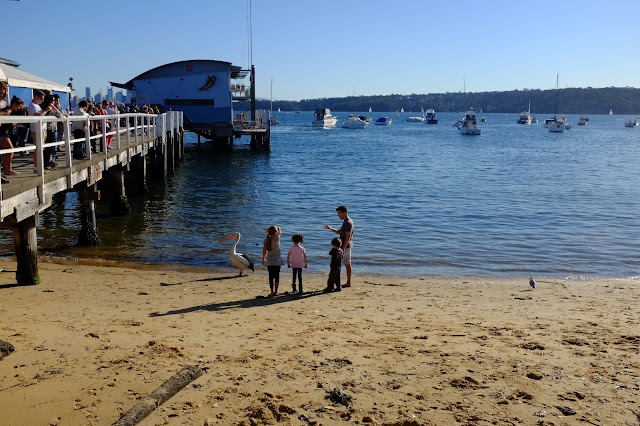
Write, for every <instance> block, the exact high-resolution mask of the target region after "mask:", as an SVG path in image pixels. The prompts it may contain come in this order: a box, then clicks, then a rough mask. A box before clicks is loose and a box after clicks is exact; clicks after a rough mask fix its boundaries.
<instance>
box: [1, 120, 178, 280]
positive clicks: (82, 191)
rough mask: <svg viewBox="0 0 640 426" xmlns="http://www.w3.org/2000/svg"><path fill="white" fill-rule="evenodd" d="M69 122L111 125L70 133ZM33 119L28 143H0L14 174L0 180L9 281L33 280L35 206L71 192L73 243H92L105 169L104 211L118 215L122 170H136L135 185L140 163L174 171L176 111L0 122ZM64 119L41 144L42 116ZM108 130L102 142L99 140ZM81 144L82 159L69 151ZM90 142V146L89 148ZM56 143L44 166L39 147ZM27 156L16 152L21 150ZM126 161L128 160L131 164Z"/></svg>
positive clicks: (123, 205)
mask: <svg viewBox="0 0 640 426" xmlns="http://www.w3.org/2000/svg"><path fill="white" fill-rule="evenodd" d="M74 121H83V126H84V128H85V130H86V132H85V134H86V135H89V134H90V132H89V129H91V124H92V122H96V121H97V122H98V124H99V127H100V128H101V129H107V124H108V123H111V130H110V131H108V132H101V133H97V134H94V135H93V136H89V137H88V138H81V139H73V136H72V135H71V133H70V131H69V130H70V127H71V124H72V123H73V122H74ZM6 122H10V123H33V122H36V123H38V126H37V129H38V131H37V132H36V143H35V145H28V146H27V147H21V148H13V149H0V154H2V155H6V154H8V153H10V152H13V153H14V158H13V165H14V169H15V170H16V171H17V172H19V173H20V174H18V175H10V176H8V178H9V179H10V183H6V184H2V185H0V195H1V198H0V227H3V228H5V229H7V228H8V229H11V230H12V234H13V244H14V248H15V253H16V258H17V262H18V268H17V271H16V281H17V283H18V284H20V285H32V284H38V283H39V282H40V277H39V275H38V263H37V251H38V247H37V234H36V227H37V224H38V213H39V212H41V211H43V210H45V209H47V208H49V207H50V206H51V203H52V199H53V196H54V195H55V194H58V193H61V192H66V191H75V192H78V195H79V199H80V204H81V208H80V211H79V212H78V214H79V215H80V218H81V224H82V225H81V229H80V230H79V234H78V242H79V243H80V244H81V245H97V244H99V243H100V237H99V235H98V233H97V226H96V216H95V203H96V202H97V201H99V200H100V191H99V190H98V185H97V184H98V182H99V181H100V180H102V178H103V176H105V175H106V174H107V173H108V174H111V175H112V176H113V180H112V181H113V191H114V195H115V196H114V197H113V201H112V205H111V210H112V211H113V212H114V213H120V214H124V213H127V212H128V211H129V207H128V203H127V196H126V193H125V187H124V175H125V173H136V174H137V178H138V180H139V182H140V183H141V185H142V186H143V187H144V186H145V185H146V179H147V168H148V167H150V168H151V170H152V171H154V172H156V173H158V174H162V176H164V175H166V174H167V173H168V172H169V171H171V170H174V169H175V168H176V167H177V165H178V164H179V163H180V161H181V160H182V159H183V156H184V124H183V123H184V122H183V114H182V112H180V111H174V112H168V113H165V114H160V115H150V114H119V115H112V116H108V115H107V116H93V117H81V116H79V117H76V116H71V117H68V118H66V119H56V118H55V117H42V118H40V117H17V116H4V117H0V123H6ZM52 122H54V123H58V122H62V123H63V125H64V129H65V130H64V140H62V141H58V142H52V143H44V142H43V140H44V139H45V135H44V132H43V130H42V124H43V123H52ZM109 137H112V138H113V139H112V140H111V144H110V146H109V147H108V146H107V139H108V138H109ZM78 143H80V144H81V143H85V144H86V156H87V158H86V159H79V160H77V159H74V158H73V146H74V145H75V144H78ZM92 145H93V146H95V148H94V149H92V148H91V147H92ZM54 146H55V147H57V149H58V154H57V164H58V165H57V166H56V167H55V170H51V171H46V170H44V167H43V164H44V163H43V152H44V149H45V148H48V147H54ZM24 151H26V153H27V155H26V156H22V157H20V156H19V155H16V154H20V153H22V152H24ZM34 152H35V153H36V156H37V160H38V161H37V164H38V167H36V168H35V169H34V166H33V155H34V154H33V153H34ZM132 166H133V167H132Z"/></svg>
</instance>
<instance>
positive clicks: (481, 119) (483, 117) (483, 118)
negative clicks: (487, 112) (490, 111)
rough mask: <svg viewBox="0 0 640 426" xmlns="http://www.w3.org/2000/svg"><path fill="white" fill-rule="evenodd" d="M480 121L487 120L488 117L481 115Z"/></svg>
mask: <svg viewBox="0 0 640 426" xmlns="http://www.w3.org/2000/svg"><path fill="white" fill-rule="evenodd" d="M480 121H482V122H483V123H486V122H487V117H485V116H484V115H483V116H482V117H480Z"/></svg>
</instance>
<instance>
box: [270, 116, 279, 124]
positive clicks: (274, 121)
mask: <svg viewBox="0 0 640 426" xmlns="http://www.w3.org/2000/svg"><path fill="white" fill-rule="evenodd" d="M269 123H271V125H272V126H279V125H280V122H279V121H278V119H277V118H276V116H275V115H274V116H273V117H271V118H270V119H269Z"/></svg>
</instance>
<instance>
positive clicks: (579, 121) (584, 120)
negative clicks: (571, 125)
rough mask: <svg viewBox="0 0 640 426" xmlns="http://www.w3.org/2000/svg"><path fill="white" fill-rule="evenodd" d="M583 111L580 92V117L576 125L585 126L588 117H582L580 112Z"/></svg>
mask: <svg viewBox="0 0 640 426" xmlns="http://www.w3.org/2000/svg"><path fill="white" fill-rule="evenodd" d="M583 111H584V92H582V105H581V106H580V118H579V119H578V126H586V125H587V123H588V122H589V118H587V117H584V116H583V115H582V112H583Z"/></svg>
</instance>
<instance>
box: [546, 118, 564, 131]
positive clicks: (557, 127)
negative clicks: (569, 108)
mask: <svg viewBox="0 0 640 426" xmlns="http://www.w3.org/2000/svg"><path fill="white" fill-rule="evenodd" d="M549 131H550V132H552V133H564V131H565V125H564V122H562V121H559V120H556V119H555V118H554V119H553V122H552V123H550V124H549Z"/></svg>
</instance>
